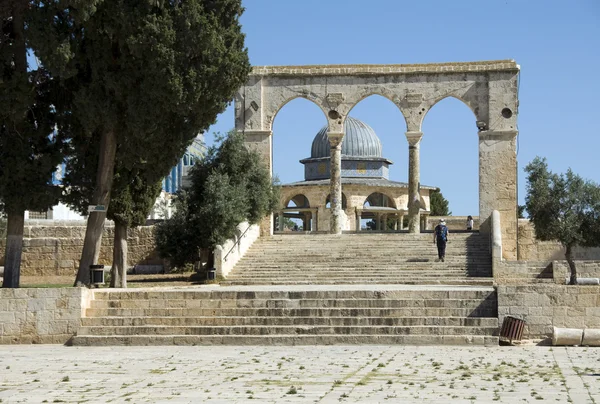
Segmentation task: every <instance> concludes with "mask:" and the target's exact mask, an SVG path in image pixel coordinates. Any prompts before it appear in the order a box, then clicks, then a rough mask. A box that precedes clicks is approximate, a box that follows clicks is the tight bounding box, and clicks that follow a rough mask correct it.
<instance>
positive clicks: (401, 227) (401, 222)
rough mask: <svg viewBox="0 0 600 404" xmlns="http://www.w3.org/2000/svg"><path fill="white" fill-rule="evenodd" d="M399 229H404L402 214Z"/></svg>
mask: <svg viewBox="0 0 600 404" xmlns="http://www.w3.org/2000/svg"><path fill="white" fill-rule="evenodd" d="M400 230H404V214H402V215H400Z"/></svg>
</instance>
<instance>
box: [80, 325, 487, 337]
mask: <svg viewBox="0 0 600 404" xmlns="http://www.w3.org/2000/svg"><path fill="white" fill-rule="evenodd" d="M497 329H498V327H497V326H492V327H482V326H476V327H469V326H463V327H460V326H458V327H453V326H437V325H435V326H404V327H403V326H374V325H367V326H331V325H324V326H319V325H299V326H296V325H291V326H273V325H267V326H260V325H249V326H238V325H233V326H210V325H209V326H159V325H154V326H129V327H109V326H101V327H80V328H79V330H78V331H77V335H294V334H297V335H322V334H325V335H330V334H335V335H363V334H369V335H373V334H375V335H492V334H493V333H494V332H496V331H497Z"/></svg>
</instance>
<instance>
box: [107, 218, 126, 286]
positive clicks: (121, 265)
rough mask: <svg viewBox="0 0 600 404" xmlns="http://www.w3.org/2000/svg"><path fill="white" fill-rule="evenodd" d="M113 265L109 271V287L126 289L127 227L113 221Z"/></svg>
mask: <svg viewBox="0 0 600 404" xmlns="http://www.w3.org/2000/svg"><path fill="white" fill-rule="evenodd" d="M114 244H115V245H114V247H113V264H112V268H111V269H110V287H111V288H126V287H127V225H126V224H124V223H121V222H118V221H115V243H114Z"/></svg>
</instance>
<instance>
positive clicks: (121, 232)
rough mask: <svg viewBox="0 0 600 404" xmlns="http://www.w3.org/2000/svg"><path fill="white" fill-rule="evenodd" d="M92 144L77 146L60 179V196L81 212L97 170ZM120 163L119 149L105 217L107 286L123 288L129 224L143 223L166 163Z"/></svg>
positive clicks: (85, 207) (91, 188) (95, 152)
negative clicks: (110, 232)
mask: <svg viewBox="0 0 600 404" xmlns="http://www.w3.org/2000/svg"><path fill="white" fill-rule="evenodd" d="M94 145H97V144H96V143H93V142H92V143H89V144H88V146H90V147H89V148H84V147H79V148H76V150H77V152H78V153H81V154H80V155H77V154H74V155H73V156H72V157H71V158H70V159H69V160H68V161H67V170H68V171H67V174H66V175H65V178H64V181H63V184H64V185H65V189H66V192H65V196H64V197H63V200H64V201H65V202H66V203H67V204H68V205H69V206H71V207H72V208H74V209H75V210H77V211H79V212H80V213H81V214H82V215H85V214H87V207H88V205H89V204H90V199H91V198H92V195H93V178H94V176H93V173H94V172H95V171H96V164H94V163H96V162H97V161H98V160H97V158H95V157H97V147H93V146H94ZM71 146H72V145H71ZM81 146H83V145H81ZM73 153H75V152H73ZM90 154H91V155H90ZM86 162H87V163H88V164H86ZM89 163H91V164H89ZM120 163H121V159H120V153H119V151H117V168H116V169H115V176H114V180H113V186H112V191H111V195H112V197H111V204H110V206H109V208H108V212H107V218H108V219H109V220H112V221H114V224H115V231H114V243H113V260H112V265H111V277H110V286H111V287H119V288H125V287H127V231H128V229H129V228H132V227H137V226H141V225H143V224H145V222H146V218H147V217H148V215H149V214H150V211H151V210H152V208H153V206H154V202H155V201H156V198H157V197H158V195H159V194H160V191H161V182H162V181H161V180H162V177H163V176H164V174H165V172H166V171H167V170H168V168H162V167H164V165H165V164H164V162H163V161H157V162H156V163H155V164H141V163H139V164H138V165H137V166H136V168H135V169H133V170H129V169H126V168H123V167H122V164H120ZM169 168H170V167H169ZM156 178H159V180H158V181H157V180H156Z"/></svg>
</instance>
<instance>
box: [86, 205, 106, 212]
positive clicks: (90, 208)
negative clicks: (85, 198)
mask: <svg viewBox="0 0 600 404" xmlns="http://www.w3.org/2000/svg"><path fill="white" fill-rule="evenodd" d="M93 212H106V206H104V205H89V206H88V213H93Z"/></svg>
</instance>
